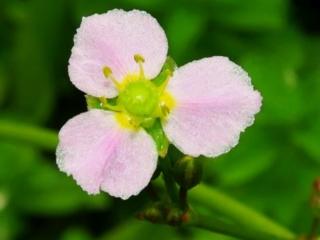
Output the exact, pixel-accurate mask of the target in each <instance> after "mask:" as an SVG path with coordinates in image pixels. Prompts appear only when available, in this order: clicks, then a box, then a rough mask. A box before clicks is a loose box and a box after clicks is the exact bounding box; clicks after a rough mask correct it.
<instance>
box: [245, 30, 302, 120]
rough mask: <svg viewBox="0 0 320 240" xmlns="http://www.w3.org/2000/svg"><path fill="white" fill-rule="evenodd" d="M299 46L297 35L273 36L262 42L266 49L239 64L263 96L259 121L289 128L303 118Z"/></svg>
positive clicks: (250, 55)
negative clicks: (288, 126)
mask: <svg viewBox="0 0 320 240" xmlns="http://www.w3.org/2000/svg"><path fill="white" fill-rule="evenodd" d="M300 43H301V42H300V39H299V37H298V36H297V33H295V32H293V33H290V32H289V33H286V34H283V33H280V34H276V35H272V36H270V37H269V38H268V40H266V39H265V40H263V41H262V42H260V44H262V46H263V47H260V49H257V50H255V51H252V52H248V53H247V54H246V55H244V56H243V57H242V58H241V60H240V65H241V66H242V67H243V68H244V69H245V70H246V71H247V72H248V74H249V76H250V77H251V78H252V82H253V85H254V87H255V88H256V89H257V90H259V91H260V92H261V95H262V97H263V104H262V109H261V113H260V114H259V118H258V119H259V121H261V122H264V123H275V124H278V125H280V124H285V125H288V124H290V123H291V124H293V123H296V122H297V121H298V120H299V119H301V118H302V116H303V114H304V102H303V98H302V93H301V89H300V85H301V82H302V79H300V78H299V76H298V68H299V67H300V66H301V63H302V59H303V52H302V47H301V44H300ZM284 59H286V60H285V61H284Z"/></svg>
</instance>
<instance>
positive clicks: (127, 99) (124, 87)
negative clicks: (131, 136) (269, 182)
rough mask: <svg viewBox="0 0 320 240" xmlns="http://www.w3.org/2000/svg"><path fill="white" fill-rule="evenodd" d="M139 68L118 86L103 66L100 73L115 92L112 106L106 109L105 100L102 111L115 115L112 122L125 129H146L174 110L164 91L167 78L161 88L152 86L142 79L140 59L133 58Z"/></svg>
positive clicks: (110, 73) (109, 70) (172, 103)
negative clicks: (111, 84)
mask: <svg viewBox="0 0 320 240" xmlns="http://www.w3.org/2000/svg"><path fill="white" fill-rule="evenodd" d="M134 60H135V61H136V62H137V64H138V65H139V74H134V75H127V76H126V77H125V78H124V79H123V81H122V82H119V81H117V80H116V79H115V78H114V77H113V75H112V70H111V69H110V68H109V67H107V66H105V67H104V68H103V69H102V71H103V73H104V75H105V77H106V78H108V79H110V80H111V81H112V82H113V83H114V84H115V87H116V88H117V89H118V91H119V95H118V99H117V102H116V105H109V104H108V102H107V100H106V99H105V100H104V101H105V102H104V103H103V108H105V109H108V110H115V111H117V114H116V119H117V121H118V122H119V123H120V125H121V126H123V127H125V128H132V129H138V128H139V127H140V126H142V127H145V128H148V127H150V126H152V125H153V123H154V121H155V119H156V118H161V119H163V118H165V117H166V116H167V115H168V113H169V112H170V110H171V109H172V108H173V107H174V105H175V101H174V99H173V98H172V96H171V95H170V94H169V93H168V92H166V91H165V88H166V85H167V83H168V80H169V77H170V76H171V75H170V76H169V75H168V76H167V79H166V80H165V81H164V82H163V83H162V84H161V85H159V84H155V83H154V82H153V81H152V80H148V79H146V77H145V75H144V69H143V63H144V58H143V57H142V56H141V55H138V54H136V55H134Z"/></svg>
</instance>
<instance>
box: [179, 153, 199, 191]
mask: <svg viewBox="0 0 320 240" xmlns="http://www.w3.org/2000/svg"><path fill="white" fill-rule="evenodd" d="M173 170H174V177H175V180H176V182H177V183H178V184H179V185H180V186H181V187H183V188H185V189H190V188H192V187H194V186H196V185H197V184H199V182H200V181H201V178H202V162H201V160H200V159H197V158H192V157H190V156H185V157H183V158H180V159H178V160H177V161H176V162H175V164H174V169H173Z"/></svg>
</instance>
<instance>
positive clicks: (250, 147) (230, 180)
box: [205, 129, 276, 186]
mask: <svg viewBox="0 0 320 240" xmlns="http://www.w3.org/2000/svg"><path fill="white" fill-rule="evenodd" d="M267 138H268V137H267V136H266V134H264V132H263V131H261V130H258V129H248V130H247V131H246V132H244V133H243V134H242V135H241V137H240V142H239V144H238V145H237V146H236V147H235V148H234V149H232V150H231V151H230V152H229V153H227V154H225V155H222V156H221V157H218V158H217V159H214V160H213V161H212V162H211V161H210V160H208V162H207V163H206V165H207V167H205V169H207V170H205V173H206V174H207V175H209V176H208V178H210V177H211V176H210V174H212V172H214V173H215V174H216V176H215V177H216V178H217V179H218V180H219V183H220V184H221V185H223V186H240V185H243V184H245V183H247V182H249V181H252V180H254V179H255V178H256V177H257V176H259V175H261V174H262V173H264V172H265V171H266V170H268V168H270V167H271V166H272V164H273V161H274V160H275V156H276V151H275V149H274V148H272V147H273V146H272V139H270V140H269V141H268V139H267ZM266 150H267V151H266ZM209 161H210V162H209Z"/></svg>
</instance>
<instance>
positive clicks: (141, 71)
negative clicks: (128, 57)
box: [133, 54, 145, 79]
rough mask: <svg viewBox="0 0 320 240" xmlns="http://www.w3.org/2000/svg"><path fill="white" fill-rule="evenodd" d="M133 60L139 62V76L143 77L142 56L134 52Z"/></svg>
mask: <svg viewBox="0 0 320 240" xmlns="http://www.w3.org/2000/svg"><path fill="white" fill-rule="evenodd" d="M133 57H134V60H135V61H136V63H138V64H139V69H140V78H141V79H144V78H145V76H144V70H143V63H144V58H143V57H142V56H141V55H139V54H135V55H134V56H133Z"/></svg>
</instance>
